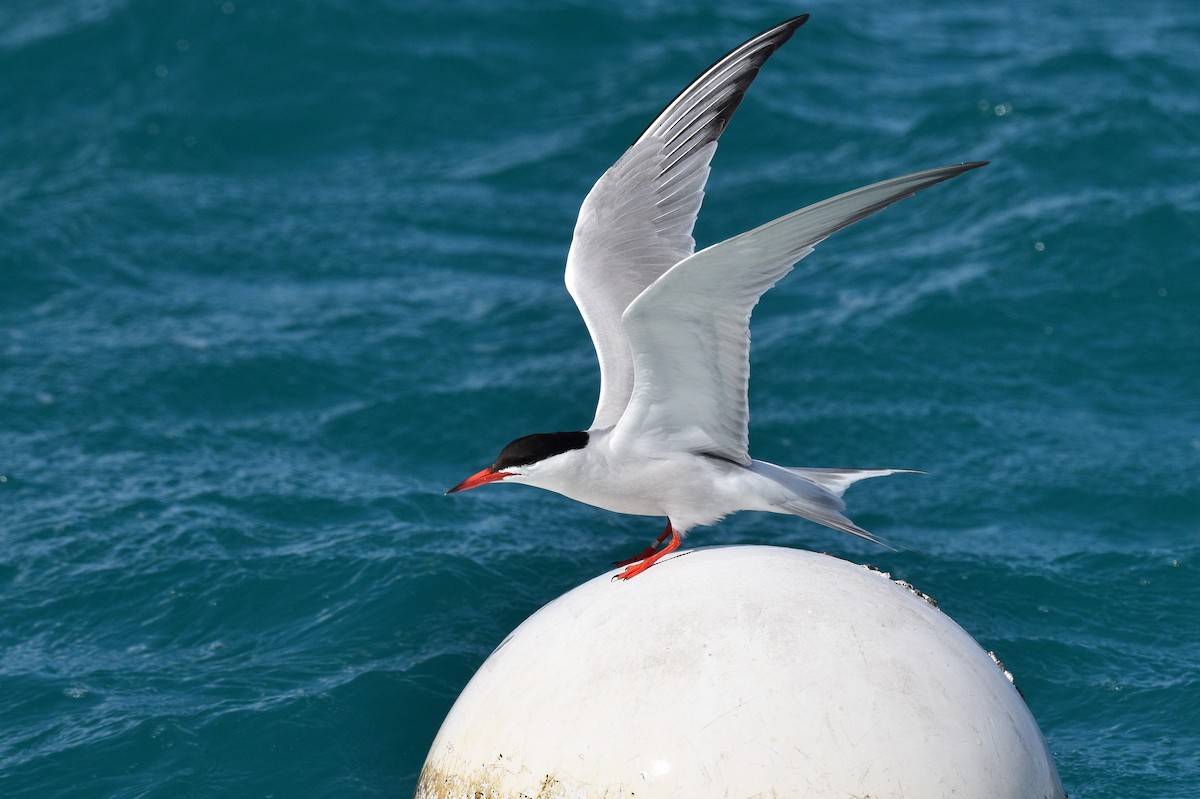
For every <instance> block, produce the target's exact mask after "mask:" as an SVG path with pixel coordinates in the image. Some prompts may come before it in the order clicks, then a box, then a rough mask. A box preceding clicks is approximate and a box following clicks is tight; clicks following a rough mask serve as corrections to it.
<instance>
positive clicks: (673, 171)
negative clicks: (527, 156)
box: [566, 14, 808, 429]
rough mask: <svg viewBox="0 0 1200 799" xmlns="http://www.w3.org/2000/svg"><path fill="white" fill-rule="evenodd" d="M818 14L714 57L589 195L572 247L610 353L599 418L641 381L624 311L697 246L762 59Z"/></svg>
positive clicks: (613, 413)
mask: <svg viewBox="0 0 1200 799" xmlns="http://www.w3.org/2000/svg"><path fill="white" fill-rule="evenodd" d="M807 19H808V15H807V14H806V15H804V16H800V17H795V18H794V19H789V20H788V21H786V22H783V23H781V24H779V25H776V26H775V27H773V28H771V29H770V30H767V31H764V32H763V33H760V34H759V35H758V36H755V37H754V38H753V39H751V40H750V41H748V42H746V43H745V44H743V45H741V46H740V47H738V48H737V49H735V50H733V51H732V52H730V53H729V54H728V55H726V56H725V57H724V58H722V59H721V60H719V61H718V62H717V63H715V64H713V65H712V66H711V67H709V68H708V69H707V70H705V72H704V73H703V74H702V75H700V77H698V78H696V79H695V80H694V81H692V83H691V84H690V85H689V86H688V87H687V88H686V89H684V90H683V91H682V92H680V93H679V96H677V97H676V98H675V99H674V100H672V101H671V103H670V104H669V105H668V106H667V107H666V108H665V109H663V111H662V113H661V114H659V115H658V118H657V119H655V120H654V122H653V123H651V125H650V127H648V128H646V131H645V132H644V133H642V135H641V136H640V137H639V138H638V140H637V141H635V142H634V143H633V144H632V145H631V146H630V148H629V149H628V150H626V151H625V154H624V155H623V156H621V159H620V160H619V161H617V163H616V164H614V165H613V166H612V168H610V169H609V170H608V171H607V172H605V173H604V174H603V175H602V176H601V177H600V180H598V181H597V182H596V185H595V186H593V187H592V190H591V191H590V192H589V193H588V195H587V197H586V198H585V199H584V201H583V206H582V208H580V210H579V220H578V222H576V224H575V237H574V239H573V240H572V242H571V250H570V252H569V253H568V255H567V274H566V280H567V290H568V291H569V292H570V293H571V297H573V298H574V300H575V304H576V305H578V306H579V312H580V314H582V315H583V321H584V322H585V323H586V324H587V328H588V332H589V333H590V334H591V336H592V343H593V344H594V345H595V347H596V355H597V357H598V358H599V361H600V400H599V402H598V403H597V406H596V416H595V418H594V419H593V421H592V425H591V426H592V428H593V429H597V428H604V427H612V426H613V425H614V424H616V423H617V420H618V419H620V418H621V414H622V412H624V410H625V406H626V404H627V403H628V402H629V395H630V392H631V391H632V389H633V361H632V357H631V355H630V350H629V342H628V341H627V340H626V337H625V328H624V327H623V326H622V324H621V314H622V313H623V312H624V311H625V309H626V308H627V307H628V306H629V303H630V302H632V301H633V299H634V298H635V297H637V296H638V295H639V294H640V293H641V292H642V290H643V289H645V288H646V287H647V286H649V285H650V284H651V283H653V282H654V281H655V280H657V279H658V278H659V277H660V276H661V275H662V274H663V273H664V272H666V271H667V270H668V269H670V268H671V267H672V266H674V265H675V264H676V263H678V262H679V261H682V260H683V259H684V258H687V257H688V256H689V255H691V254H692V252H693V251H694V250H695V248H696V243H695V241H693V239H692V228H693V226H694V225H695V224H696V215H697V214H698V213H699V211H700V203H701V201H702V200H703V199H704V184H705V182H706V181H707V180H708V169H709V162H710V161H711V160H712V156H713V153H714V152H716V149H717V139H718V137H720V135H721V131H723V130H724V129H725V125H726V124H727V123H728V122H729V118H730V117H731V116H732V115H733V112H734V111H735V110H736V109H737V107H738V104H739V103H741V101H742V97H743V96H744V95H745V93H746V88H747V87H748V86H749V85H750V82H751V81H753V80H754V78H755V76H756V75H757V74H758V70H759V67H761V66H762V64H763V62H764V61H766V60H767V58H768V57H769V56H770V55H771V53H773V52H775V50H776V49H778V48H779V46H780V45H782V44H783V43H784V42H786V41H787V40H788V38H789V37H791V35H792V33H793V32H794V31H795V30H796V28H798V27H800V26H801V25H803V24H804V23H805V21H806V20H807Z"/></svg>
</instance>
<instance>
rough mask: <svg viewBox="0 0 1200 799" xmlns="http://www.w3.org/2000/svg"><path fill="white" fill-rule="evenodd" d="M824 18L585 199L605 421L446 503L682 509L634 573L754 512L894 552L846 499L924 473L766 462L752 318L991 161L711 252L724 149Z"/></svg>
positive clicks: (502, 466)
mask: <svg viewBox="0 0 1200 799" xmlns="http://www.w3.org/2000/svg"><path fill="white" fill-rule="evenodd" d="M807 19H808V15H803V16H799V17H795V18H793V19H789V20H787V21H785V22H782V23H780V24H779V25H776V26H775V27H773V28H771V29H769V30H767V31H764V32H763V33H761V34H759V35H758V36H755V37H754V38H753V39H750V40H749V41H747V42H746V43H745V44H742V45H741V46H740V47H738V48H736V49H734V50H733V51H732V52H730V53H729V54H728V55H726V56H725V57H724V58H722V59H721V60H719V61H717V62H716V63H715V64H714V65H713V66H711V67H709V68H708V69H707V70H706V71H705V72H704V73H703V74H701V75H700V76H699V77H698V78H696V79H695V80H694V81H693V82H692V83H691V84H690V85H689V86H688V87H687V88H686V89H684V90H683V91H682V92H680V94H679V95H678V96H677V97H676V98H675V99H674V100H672V101H671V103H670V104H669V105H668V106H667V107H666V108H665V109H664V110H663V111H662V113H661V114H659V115H658V118H657V119H655V120H654V122H653V123H651V125H650V127H648V128H647V129H646V131H645V132H644V133H642V135H641V136H640V137H639V138H638V139H637V141H635V142H634V143H633V145H632V146H630V148H629V149H628V150H627V151H626V152H625V154H624V155H623V156H622V157H621V159H620V160H619V161H617V162H616V164H614V165H613V166H612V167H611V168H610V169H609V170H608V171H607V172H605V173H604V175H602V176H601V177H600V180H598V181H597V182H596V185H595V186H593V187H592V190H591V191H590V192H589V193H588V195H587V198H586V199H585V200H584V201H583V206H582V208H581V209H580V211H579V219H578V221H577V222H576V225H575V236H574V239H573V240H572V242H571V249H570V252H569V253H568V255H567V270H566V283H567V290H568V291H569V292H570V294H571V296H572V297H573V298H574V300H575V303H576V305H578V306H579V311H580V313H581V314H582V315H583V319H584V322H585V323H586V324H587V329H588V332H589V333H590V334H591V337H592V342H593V344H594V345H595V347H596V354H597V356H598V358H599V361H600V399H599V403H598V405H597V407H596V416H595V418H594V419H593V420H592V424H591V426H590V427H589V428H588V429H587V430H586V431H578V432H564V433H537V434H534V435H530V436H525V437H523V438H518V439H517V440H515V441H513V442H511V443H510V444H508V445H507V446H505V447H504V449H503V450H501V452H500V455H499V457H497V458H496V461H495V462H494V463H493V464H492V465H491V466H489V467H487V468H486V469H483V470H481V471H479V472H477V473H476V474H474V475H472V476H471V477H468V478H467V479H466V480H464V481H463V482H461V483H459V484H458V485H457V486H455V487H454V488H452V489H450V491H448V492H446V493H448V494H449V493H453V492H455V491H464V490H466V489H469V488H475V487H477V486H481V485H484V484H485V483H492V482H498V481H504V482H506V483H523V484H525V485H531V486H536V487H538V488H544V489H547V490H549V491H555V492H557V493H559V494H562V495H564V496H567V497H570V498H571V499H574V500H578V501H579V502H584V503H587V504H589V505H594V506H596V507H600V508H604V509H606V510H610V511H614V512H616V513H629V514H636V515H642V516H665V517H667V527H666V530H665V531H664V532H663V534H662V535H661V536H659V538H658V541H657V542H656V544H654V545H651V546H650V547H648V548H647V549H646V550H645V551H643V552H641V553H639V554H638V555H637V556H635V557H633V558H629V559H628V560H625V561H621V562H619V563H618V564H616V565H624V566H627V568H626V569H625V570H624V571H623V572H622V573H621V574H620V575H618V576H619V577H622V578H625V579H628V578H631V577H633V576H635V575H637V574H639V573H641V572H642V571H645V570H646V569H647V568H649V567H650V566H652V565H653V564H654V563H655V562H656V561H658V560H659V559H660V558H662V557H663V556H664V555H666V554H667V553H669V552H672V551H674V550H675V549H676V548H677V547H678V546H679V543H680V539H681V538H682V536H683V535H685V534H686V533H687V532H688V531H689V530H691V529H692V528H693V527H696V526H698V525H707V524H712V523H714V522H716V521H717V520H719V519H722V518H724V517H725V516H728V515H729V514H731V513H736V512H737V511H743V510H757V511H770V512H773V513H784V514H792V515H796V516H803V517H804V518H806V519H811V520H812V521H814V522H818V523H820V524H823V525H827V526H829V527H832V528H834V529H837V530H842V531H845V532H847V533H851V534H853V535H857V536H861V537H862V538H866V539H868V540H871V541H875V542H877V543H882V542H881V541H880V539H878V538H877V537H875V536H874V535H872V534H871V533H868V532H867V531H866V530H864V529H862V528H861V527H859V526H858V525H856V524H854V522H852V521H850V519H848V518H846V517H845V516H844V515H842V511H843V510H844V509H845V507H846V505H845V502H843V500H842V493H843V492H844V491H845V490H846V488H847V487H848V486H850V485H851V484H852V483H854V482H856V481H858V480H863V479H865V478H869V477H880V476H883V475H889V474H895V473H896V472H900V471H908V470H904V469H813V468H787V467H783V466H776V465H774V464H771V463H767V462H765V461H759V460H754V459H752V458H751V457H750V454H749V452H748V433H747V426H748V420H749V413H748V407H747V400H746V391H747V386H748V382H749V374H750V362H749V356H750V335H749V322H750V312H751V311H752V310H753V308H754V306H755V305H756V304H757V303H758V300H759V298H760V297H761V296H762V295H763V293H764V292H766V291H767V289H769V288H771V286H773V285H775V283H776V282H777V281H778V280H779V279H780V278H782V277H783V276H784V275H785V274H787V273H788V272H789V271H791V269H792V267H793V266H794V265H795V264H796V262H797V261H799V260H800V259H801V258H803V257H804V256H806V255H808V254H809V253H810V252H812V249H813V247H814V246H816V244H817V243H818V242H820V241H822V240H823V239H825V238H826V237H827V236H829V235H830V234H832V233H834V232H835V231H837V230H840V229H841V228H844V227H846V226H847V225H849V224H851V223H853V222H857V221H858V220H860V219H862V218H863V217H866V216H869V215H870V214H873V213H875V212H876V211H879V210H882V209H883V208H885V207H887V206H888V205H891V204H892V203H894V202H896V201H897V200H900V199H903V198H905V197H909V196H911V195H913V194H914V193H915V192H917V191H920V190H921V189H924V188H927V187H929V186H932V185H934V184H935V183H939V182H941V181H943V180H947V179H949V178H952V177H955V176H957V175H960V174H962V173H963V172H966V171H968V170H970V169H975V168H976V167H979V166H983V164H984V163H986V162H974V163H965V164H957V165H954V166H945V167H939V168H937V169H928V170H925V171H923V172H917V173H915V174H912V175H906V176H904V177H899V178H892V179H891V180H885V181H883V182H881V183H876V184H874V185H871V186H866V187H864V188H861V189H855V190H854V191H850V192H847V193H845V194H840V195H838V196H837V197H834V198H832V199H829V200H825V201H823V202H819V203H817V204H815V205H810V206H808V207H807V208H802V209H801V210H799V211H794V212H792V213H790V214H788V215H787V216H783V217H780V218H779V219H776V220H774V221H772V222H768V223H767V224H765V225H762V226H761V227H757V228H755V229H753V230H751V231H749V232H746V233H742V234H741V235H739V236H734V237H733V238H731V239H728V240H726V241H723V242H721V243H719V244H714V245H713V246H711V247H708V248H706V249H703V250H700V251H699V252H695V241H694V240H693V239H692V228H693V226H694V225H695V222H696V215H697V214H698V213H699V210H700V203H701V200H702V199H703V197H704V184H705V182H706V181H707V179H708V172H709V162H710V161H711V160H712V157H713V153H714V152H715V151H716V148H717V139H718V137H719V136H720V135H721V132H722V131H723V130H724V129H725V125H726V124H727V123H728V122H729V118H730V116H731V115H732V114H733V112H734V110H735V109H736V108H737V106H738V104H739V103H740V102H741V100H742V97H743V96H744V94H745V92H746V89H747V87H748V86H749V85H750V83H751V81H753V80H754V78H755V76H756V75H757V74H758V70H759V68H760V67H761V66H762V64H763V62H764V61H766V60H767V58H768V57H769V56H770V55H771V54H772V53H773V52H775V50H776V49H778V48H779V47H780V46H781V45H782V44H783V43H784V42H786V41H787V40H788V39H789V38H790V37H791V35H792V33H793V32H794V31H795V30H796V29H797V28H799V27H800V26H801V25H803V24H804V23H805V22H806V21H807ZM668 536H669V537H670V538H671V541H670V542H669V543H668V544H667V545H666V546H665V547H662V548H660V549H656V546H658V545H661V544H662V542H663V541H665V540H666V539H667V537H668Z"/></svg>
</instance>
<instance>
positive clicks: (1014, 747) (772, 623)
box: [416, 547, 1065, 799]
mask: <svg viewBox="0 0 1200 799" xmlns="http://www.w3.org/2000/svg"><path fill="white" fill-rule="evenodd" d="M612 574H615V572H611V573H609V574H606V575H603V576H601V577H597V578H595V579H594V580H590V581H588V582H586V583H584V584H583V585H581V586H579V587H578V588H576V589H574V590H572V591H570V592H568V593H566V594H564V595H563V596H561V597H559V598H558V599H556V600H554V601H553V602H551V603H550V604H548V605H546V606H545V607H544V608H542V609H541V610H539V611H538V612H537V613H535V614H533V615H532V616H531V617H530V618H529V619H527V620H526V621H525V622H524V623H523V624H521V625H520V626H519V627H518V628H517V629H516V630H515V631H514V632H513V633H512V634H511V635H509V636H508V638H506V639H505V640H504V641H503V642H502V643H501V644H500V646H499V647H497V648H496V651H495V652H493V653H492V655H491V656H490V657H489V658H488V659H487V661H486V662H485V663H484V664H483V666H481V667H480V669H479V671H478V672H477V673H476V674H475V676H474V677H473V678H472V679H471V681H470V683H469V684H468V685H467V687H466V688H465V689H464V690H463V692H462V694H461V695H460V696H459V698H458V701H457V702H456V703H455V704H454V707H453V708H452V709H451V711H450V714H449V715H448V716H447V717H446V720H445V722H444V723H443V724H442V728H441V730H440V731H439V732H438V735H437V738H436V739H435V740H434V742H433V746H432V748H431V750H430V752H429V756H428V758H427V759H426V762H425V767H424V769H423V771H422V773H421V777H420V780H419V783H418V786H417V791H416V797H417V799H433V797H438V798H439V799H442V798H443V797H471V798H472V799H474V797H485V798H486V799H502V798H503V799H508V797H514V799H515V798H516V797H528V798H529V799H533V798H534V797H537V799H552V798H553V797H622V796H623V797H630V798H633V797H636V799H651V798H653V797H686V799H703V798H704V797H733V796H736V797H756V796H777V797H848V796H855V797H863V796H870V797H900V796H905V797H921V798H922V799H935V797H949V796H956V797H957V796H969V797H974V798H975V799H982V798H983V797H989V798H993V797H994V798H995V799H1000V798H1001V797H1003V798H1004V799H1008V798H1009V797H1011V799H1034V798H1035V797H1047V798H1053V799H1062V797H1065V794H1064V792H1063V789H1062V785H1061V783H1060V782H1059V778H1058V774H1057V772H1056V771H1055V769H1054V764H1053V762H1052V760H1051V758H1050V753H1049V751H1048V750H1047V748H1046V744H1045V741H1044V740H1043V738H1042V735H1041V732H1040V731H1039V729H1038V726H1037V723H1036V722H1035V721H1034V720H1033V716H1032V715H1031V714H1030V712H1029V710H1028V708H1027V707H1026V706H1025V703H1024V701H1023V700H1022V699H1021V696H1020V694H1018V693H1017V690H1016V688H1015V687H1014V686H1013V685H1012V682H1011V677H1010V676H1009V675H1007V673H1006V672H1005V671H1004V670H1003V669H1002V668H1001V667H1000V666H999V665H998V664H997V663H996V661H995V660H994V658H992V657H991V656H990V655H989V654H988V653H987V652H985V651H984V650H983V649H981V648H980V647H979V645H978V644H976V643H975V641H974V640H973V639H972V638H971V637H970V636H969V635H967V633H966V632H964V631H963V630H962V628H961V627H959V626H958V625H957V624H955V623H954V622H953V621H951V620H950V618H949V617H947V616H946V615H945V614H943V613H942V612H941V611H939V610H938V609H937V607H936V606H935V605H934V604H933V602H932V601H930V600H929V599H928V597H925V596H924V595H923V594H920V593H918V592H916V591H914V590H913V589H912V588H911V587H909V586H907V585H906V584H903V583H896V582H893V581H892V580H891V579H888V577H887V575H884V574H881V573H879V572H876V571H872V570H869V569H867V568H864V567H861V566H856V565H854V564H851V563H847V562H846V561H842V560H838V559H836V558H831V557H828V556H825V555H817V554H815V553H811V552H803V551H799V550H793V549H783V548H779V547H724V548H713V549H703V550H693V551H687V552H682V553H680V554H678V555H676V556H674V557H671V558H668V559H664V560H663V561H661V562H660V563H658V564H657V565H655V566H654V567H653V568H652V569H649V570H648V571H646V572H645V573H644V574H641V575H639V576H638V577H636V578H634V579H633V580H629V581H621V580H612V579H611V577H612Z"/></svg>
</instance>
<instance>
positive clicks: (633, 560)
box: [613, 520, 672, 566]
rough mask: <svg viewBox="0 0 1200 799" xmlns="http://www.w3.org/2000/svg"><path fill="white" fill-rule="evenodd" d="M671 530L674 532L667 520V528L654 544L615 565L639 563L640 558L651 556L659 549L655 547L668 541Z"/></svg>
mask: <svg viewBox="0 0 1200 799" xmlns="http://www.w3.org/2000/svg"><path fill="white" fill-rule="evenodd" d="M671 532H672V531H671V522H670V521H669V520H668V521H667V529H666V530H663V534H662V535H660V536H659V537H658V540H657V541H655V542H654V543H653V544H651V545H650V546H648V547H646V548H645V549H643V550H642V551H641V552H639V553H638V554H636V555H634V556H633V557H632V558H625V560H618V561H616V562H615V563H613V565H614V566H628V565H629V564H630V563H637V562H638V561H639V560H645V559H646V558H648V557H650V556H651V555H653V554H654V553H655V552H656V551H657V550H656V549H655V547H657V546H658V545H659V544H661V543H662V542H663V541H666V540H667V536H669V535H670V534H671Z"/></svg>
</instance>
